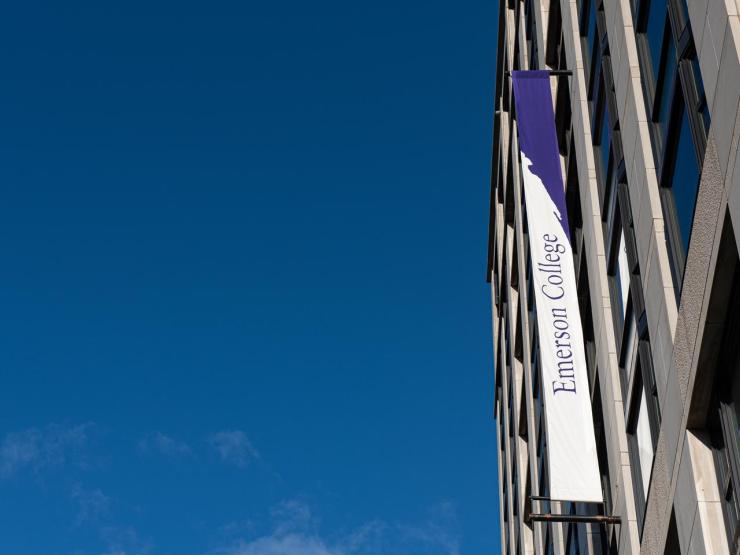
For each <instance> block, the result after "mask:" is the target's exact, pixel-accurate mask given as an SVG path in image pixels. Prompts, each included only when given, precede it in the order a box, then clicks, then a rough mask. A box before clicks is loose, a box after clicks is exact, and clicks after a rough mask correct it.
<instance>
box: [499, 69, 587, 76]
mask: <svg viewBox="0 0 740 555" xmlns="http://www.w3.org/2000/svg"><path fill="white" fill-rule="evenodd" d="M546 71H547V72H548V73H549V74H550V76H551V77H552V76H556V77H559V76H566V75H567V76H570V75H573V72H572V71H571V70H569V69H550V70H546ZM504 74H505V75H506V76H507V77H510V76H511V71H506V72H504Z"/></svg>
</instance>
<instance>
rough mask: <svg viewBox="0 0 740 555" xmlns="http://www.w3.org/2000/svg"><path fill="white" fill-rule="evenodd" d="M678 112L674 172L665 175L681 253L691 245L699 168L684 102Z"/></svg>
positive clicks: (671, 156)
mask: <svg viewBox="0 0 740 555" xmlns="http://www.w3.org/2000/svg"><path fill="white" fill-rule="evenodd" d="M679 100H680V99H679ZM676 111H677V112H679V114H678V115H677V122H679V123H678V125H679V127H678V132H677V133H676V134H675V135H674V134H672V138H673V141H672V145H671V146H672V147H673V148H672V151H671V153H670V164H671V168H670V170H671V171H670V177H668V176H666V181H670V184H671V189H672V192H673V194H672V195H670V200H669V202H671V203H672V210H669V213H670V214H671V215H672V217H673V218H674V219H675V221H674V222H672V223H673V226H674V227H675V229H674V231H673V236H674V237H675V238H676V241H677V242H678V243H679V244H680V246H681V249H680V252H682V253H685V252H687V251H688V248H689V237H690V236H691V224H692V222H693V220H694V208H695V206H696V194H697V191H698V189H699V176H700V175H699V174H700V170H699V160H698V159H697V157H696V149H695V148H694V141H693V140H692V138H691V125H690V123H689V116H688V113H687V112H686V110H685V109H684V106H683V104H682V103H678V104H677V106H676Z"/></svg>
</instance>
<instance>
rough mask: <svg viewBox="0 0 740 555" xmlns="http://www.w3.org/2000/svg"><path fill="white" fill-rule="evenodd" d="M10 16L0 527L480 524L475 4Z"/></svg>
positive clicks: (342, 547) (19, 540) (51, 7)
mask: <svg viewBox="0 0 740 555" xmlns="http://www.w3.org/2000/svg"><path fill="white" fill-rule="evenodd" d="M0 27H1V28H0V44H1V46H2V50H3V52H4V54H5V55H4V57H3V58H4V63H3V79H2V81H3V84H2V87H0V114H1V115H2V118H1V119H0V168H2V170H0V171H1V172H2V181H3V186H2V191H3V194H2V202H0V235H1V237H0V257H2V260H3V264H2V267H3V270H2V272H0V306H2V314H3V316H2V318H0V368H2V376H3V377H4V379H3V384H2V387H0V406H2V410H0V496H1V497H2V500H3V501H2V503H0V552H2V553H13V554H18V555H24V554H44V555H48V554H50V553H53V554H57V553H59V554H72V555H155V554H196V555H209V554H222V555H253V554H259V555H353V554H356V555H364V554H369V553H373V554H376V553H377V554H390V555H393V554H399V555H400V554H403V555H416V554H420V555H421V554H423V555H426V554H441V555H459V554H464V555H468V554H470V555H474V554H479V553H496V552H498V545H499V541H498V530H497V526H498V516H497V507H498V501H497V498H496V459H495V454H496V445H495V424H494V422H493V421H492V419H491V414H492V390H493V387H492V376H493V372H492V363H491V340H490V327H491V326H490V295H489V292H488V289H487V287H486V284H485V281H484V273H485V259H486V234H487V224H488V222H487V206H488V179H489V159H490V141H491V99H492V88H493V81H494V80H493V74H494V66H495V41H496V20H495V3H494V2H483V1H477V0H475V1H471V2H464V3H458V4H455V5H454V6H453V5H451V4H449V3H448V2H439V1H436V0H433V1H431V2H420V1H412V2H406V3H401V4H399V3H398V2H389V1H385V0H381V1H380V2H374V3H370V4H363V3H352V2H349V3H347V2H338V1H331V0H329V1H324V2H319V3H305V2H275V3H249V2H223V1H216V2H210V3H207V4H204V3H200V2H199V3H195V2H187V1H185V2H178V3H167V2H163V1H155V2H135V1H134V2H126V3H123V2H121V3H110V2H61V3H60V2H55V3H53V4H52V3H48V4H45V3H37V2H33V1H29V2H17V3H14V4H12V5H8V6H7V9H6V13H5V15H4V17H3V18H2V20H1V21H0Z"/></svg>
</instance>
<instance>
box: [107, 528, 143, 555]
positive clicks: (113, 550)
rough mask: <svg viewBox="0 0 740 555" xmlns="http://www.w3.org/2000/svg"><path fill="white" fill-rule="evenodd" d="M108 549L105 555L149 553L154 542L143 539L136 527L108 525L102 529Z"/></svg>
mask: <svg viewBox="0 0 740 555" xmlns="http://www.w3.org/2000/svg"><path fill="white" fill-rule="evenodd" d="M101 535H102V538H103V541H104V542H105V543H106V544H107V549H106V550H105V552H104V553H103V555H148V554H149V553H151V551H152V549H153V547H154V546H153V545H152V542H150V541H148V540H144V539H142V538H141V537H140V536H139V534H138V532H137V531H136V529H135V528H132V527H130V526H127V527H115V526H112V527H108V528H104V529H103V530H102V533H101Z"/></svg>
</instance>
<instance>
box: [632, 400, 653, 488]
mask: <svg viewBox="0 0 740 555" xmlns="http://www.w3.org/2000/svg"><path fill="white" fill-rule="evenodd" d="M638 402H639V408H638V409H637V422H636V423H635V435H636V437H637V453H638V458H639V460H640V474H641V476H642V491H643V492H645V494H647V491H648V489H649V486H650V473H651V472H652V468H653V455H654V454H655V452H654V450H653V439H652V437H651V435H650V420H649V418H648V412H647V400H646V398H645V388H641V389H640V399H639V400H638Z"/></svg>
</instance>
